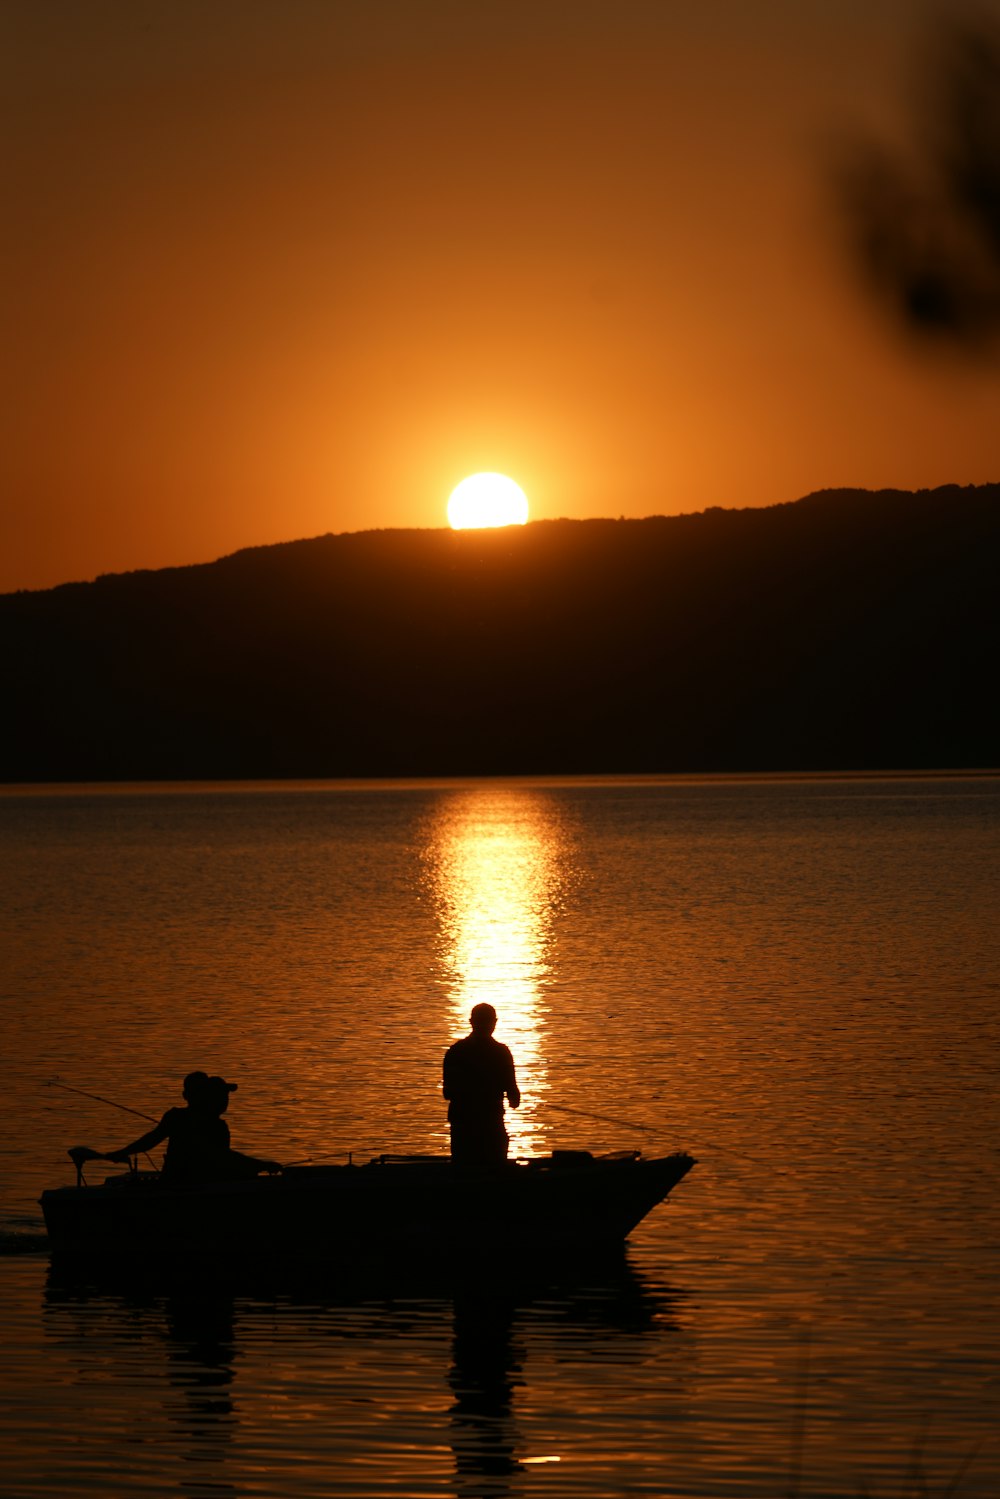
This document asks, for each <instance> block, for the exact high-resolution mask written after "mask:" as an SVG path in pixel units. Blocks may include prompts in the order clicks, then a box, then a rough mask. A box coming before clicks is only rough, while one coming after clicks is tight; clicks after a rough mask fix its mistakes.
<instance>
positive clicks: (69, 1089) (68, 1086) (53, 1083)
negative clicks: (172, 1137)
mask: <svg viewBox="0 0 1000 1499" xmlns="http://www.w3.org/2000/svg"><path fill="white" fill-rule="evenodd" d="M42 1087H43V1088H62V1089H63V1091H64V1092H66V1093H79V1095H80V1097H81V1098H93V1099H94V1100H95V1101H96V1102H97V1103H106V1104H110V1106H111V1107H112V1108H113V1109H121V1111H122V1113H124V1114H135V1116H136V1118H138V1119H147V1120H148V1121H149V1123H150V1124H158V1123H159V1120H158V1119H154V1118H153V1116H152V1114H143V1113H142V1112H141V1110H139V1109H130V1108H129V1106H128V1104H127V1103H115V1100H114V1099H113V1098H102V1097H101V1095H100V1093H88V1092H87V1090H86V1088H74V1087H73V1085H72V1083H64V1082H61V1081H60V1079H59V1078H57V1077H50V1078H48V1079H47V1080H46V1081H45V1082H44V1083H43V1084H42Z"/></svg>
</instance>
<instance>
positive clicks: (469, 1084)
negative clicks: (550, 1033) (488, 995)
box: [443, 1004, 521, 1166]
mask: <svg viewBox="0 0 1000 1499" xmlns="http://www.w3.org/2000/svg"><path fill="white" fill-rule="evenodd" d="M469 1020H470V1022H471V1024H472V1031H471V1032H470V1034H469V1035H468V1036H465V1037H464V1038H463V1039H462V1040H461V1041H456V1042H455V1043H454V1045H453V1046H449V1048H448V1050H447V1051H446V1052H445V1056H444V1071H443V1082H444V1096H445V1098H446V1099H447V1100H448V1122H449V1124H450V1125H451V1158H452V1160H453V1161H454V1162H455V1164H456V1165H458V1166H502V1165H503V1163H504V1161H505V1160H506V1159H507V1146H508V1144H509V1140H508V1135H507V1131H506V1129H505V1127H504V1098H505V1097H506V1098H507V1100H508V1102H509V1103H510V1106H511V1108H512V1109H516V1108H517V1106H518V1104H519V1103H520V1102H521V1091H520V1089H519V1088H518V1086H517V1079H516V1077H515V1076H514V1059H513V1057H512V1056H511V1054H510V1051H509V1049H508V1048H507V1047H506V1046H504V1045H502V1043H501V1042H499V1041H494V1039H493V1032H494V1030H495V1029H496V1023H497V1012H496V1010H494V1008H493V1006H492V1005H486V1004H480V1005H476V1006H475V1007H474V1009H473V1011H472V1014H471V1015H470V1016H469Z"/></svg>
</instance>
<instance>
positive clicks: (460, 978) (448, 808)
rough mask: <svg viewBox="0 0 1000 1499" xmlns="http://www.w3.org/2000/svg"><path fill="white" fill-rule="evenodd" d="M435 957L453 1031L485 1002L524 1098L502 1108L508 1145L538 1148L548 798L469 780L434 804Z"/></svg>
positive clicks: (557, 890) (551, 888)
mask: <svg viewBox="0 0 1000 1499" xmlns="http://www.w3.org/2000/svg"><path fill="white" fill-rule="evenodd" d="M427 855H428V863H429V867H430V870H431V880H432V887H433V890H434V896H435V900H436V903H437V914H438V926H439V932H440V960H441V964H442V967H443V969H444V972H445V981H446V984H447V989H448V994H449V998H450V1001H451V1004H450V1008H449V1015H448V1021H449V1024H450V1026H451V1028H452V1030H453V1031H454V1033H455V1035H456V1036H458V1035H461V1034H464V1033H465V1032H466V1031H467V1030H468V1019H469V1012H470V1010H471V1009H472V1007H473V1005H475V1004H480V1003H482V1002H484V1001H485V1002H486V1003H488V1004H491V1005H493V1007H494V1009H495V1010H496V1012H497V1015H498V1017H499V1019H498V1024H497V1030H496V1036H497V1040H499V1041H503V1042H504V1043H505V1044H506V1045H507V1046H509V1047H510V1049H511V1051H512V1052H513V1054H514V1061H515V1064H516V1066H517V1076H518V1083H519V1085H520V1088H521V1092H522V1095H523V1097H522V1103H521V1107H520V1109H518V1110H517V1111H516V1112H514V1111H513V1110H508V1113H507V1130H508V1133H509V1135H510V1153H511V1155H512V1156H515V1155H529V1154H533V1153H534V1152H536V1151H540V1150H544V1149H545V1148H546V1147H545V1145H544V1135H543V1131H542V1128H541V1120H540V1108H541V1105H542V1104H543V1102H544V1098H545V1095H546V1093H547V1091H548V1068H547V1066H546V1061H545V1047H544V1037H543V1034H542V1032H543V1026H544V1019H545V1005H544V993H545V989H546V985H547V982H548V979H549V976H550V973H551V964H550V956H549V953H550V946H551V934H552V922H553V917H554V914H555V911H556V910H557V908H558V904H559V900H560V897H561V893H562V890H563V888H564V885H565V881H566V879H567V875H568V859H567V855H566V835H565V831H564V827H563V823H562V819H561V817H560V815H559V810H558V808H557V806H556V805H555V804H554V803H553V801H552V800H551V799H549V798H546V797H544V796H543V795H540V794H539V793H538V792H534V791H528V790H522V789H520V788H511V787H475V788H473V789H470V790H468V791H461V792H458V793H456V794H455V795H454V796H452V797H450V798H448V800H447V801H445V802H443V803H441V805H440V806H439V808H438V810H437V813H436V815H435V817H434V820H433V825H432V827H431V830H430V838H429V846H428V850H427Z"/></svg>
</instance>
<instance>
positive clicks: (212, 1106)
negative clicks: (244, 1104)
mask: <svg viewBox="0 0 1000 1499" xmlns="http://www.w3.org/2000/svg"><path fill="white" fill-rule="evenodd" d="M237 1087H238V1084H237V1083H227V1082H226V1080H225V1078H224V1077H210V1078H209V1079H208V1080H207V1081H206V1083H205V1107H206V1109H208V1110H210V1112H211V1113H213V1114H224V1113H225V1112H226V1110H227V1109H228V1107H229V1095H230V1093H235V1092H236V1089H237Z"/></svg>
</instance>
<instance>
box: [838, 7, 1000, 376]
mask: <svg viewBox="0 0 1000 1499" xmlns="http://www.w3.org/2000/svg"><path fill="white" fill-rule="evenodd" d="M931 42H932V46H931V47H930V48H929V49H928V55H927V57H926V59H925V64H924V69H923V78H922V84H923V87H922V91H921V94H920V96H919V102H918V107H917V110H916V118H915V120H914V123H913V131H912V140H913V150H912V152H911V153H910V154H908V155H907V154H904V152H903V151H901V150H900V151H896V152H893V151H892V150H891V149H889V148H888V147H886V146H884V145H883V144H881V143H879V142H876V141H873V140H870V139H869V140H855V141H853V142H851V143H849V144H848V145H847V146H846V147H845V148H844V149H843V150H842V152H841V154H840V157H839V159H838V161H837V163H836V166H835V186H836V192H837V201H838V205H839V207H840V209H841V212H842V214H843V219H844V223H845V227H846V231H847V239H848V245H849V248H850V251H851V254H852V258H853V262H854V264H855V266H856V268H857V269H858V270H859V271H860V273H861V276H862V279H863V281H864V283H865V284H866V285H867V287H868V288H869V290H870V291H871V292H872V293H874V295H875V297H876V299H877V301H878V302H879V304H880V305H881V306H882V308H883V309H884V310H885V311H887V312H888V313H889V314H890V315H891V316H892V317H893V319H894V320H895V321H896V323H897V326H902V327H903V328H904V329H905V330H906V331H907V332H909V333H910V334H911V335H914V336H915V337H917V338H919V339H920V340H921V341H922V342H923V343H924V344H930V345H932V346H935V347H942V348H943V347H951V348H955V349H958V350H960V351H961V352H963V353H965V354H969V355H976V354H984V353H986V352H991V351H993V350H994V349H995V346H996V344H997V342H998V341H1000V28H998V27H997V25H996V24H995V23H993V22H991V21H988V20H987V19H986V18H984V17H976V18H975V19H968V18H966V19H963V20H941V21H940V22H939V23H938V25H937V26H936V27H935V30H934V33H933V36H932V38H931Z"/></svg>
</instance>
